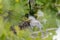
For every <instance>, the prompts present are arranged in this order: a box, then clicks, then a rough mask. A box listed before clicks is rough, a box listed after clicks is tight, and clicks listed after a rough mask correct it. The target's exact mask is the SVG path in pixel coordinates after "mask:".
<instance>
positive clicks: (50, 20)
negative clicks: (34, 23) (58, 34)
mask: <svg viewBox="0 0 60 40" xmlns="http://www.w3.org/2000/svg"><path fill="white" fill-rule="evenodd" d="M36 3H37V4H38V5H39V6H40V7H41V8H40V10H42V11H43V12H44V17H41V19H40V18H39V19H38V20H39V21H41V23H42V24H43V30H44V31H45V30H46V29H48V28H57V24H56V19H57V16H56V14H57V13H58V10H60V6H56V5H55V4H57V5H59V4H60V0H36ZM10 12H11V14H9V13H10ZM27 13H29V5H28V0H0V40H52V37H53V35H54V33H55V30H53V31H49V32H51V33H53V35H49V36H48V37H47V38H45V39H42V38H41V33H40V32H39V33H38V35H37V37H35V38H32V37H31V32H30V29H24V30H20V29H19V28H18V27H17V26H18V25H17V24H18V23H19V22H22V21H23V20H27V19H26V18H25V16H24V15H25V14H27ZM44 18H45V19H47V23H46V24H44V23H43V22H42V20H43V19H44ZM59 18H60V17H59ZM11 25H15V29H16V31H17V35H15V34H14V33H13V32H12V31H10V26H11ZM35 30H37V29H36V28H35Z"/></svg>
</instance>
